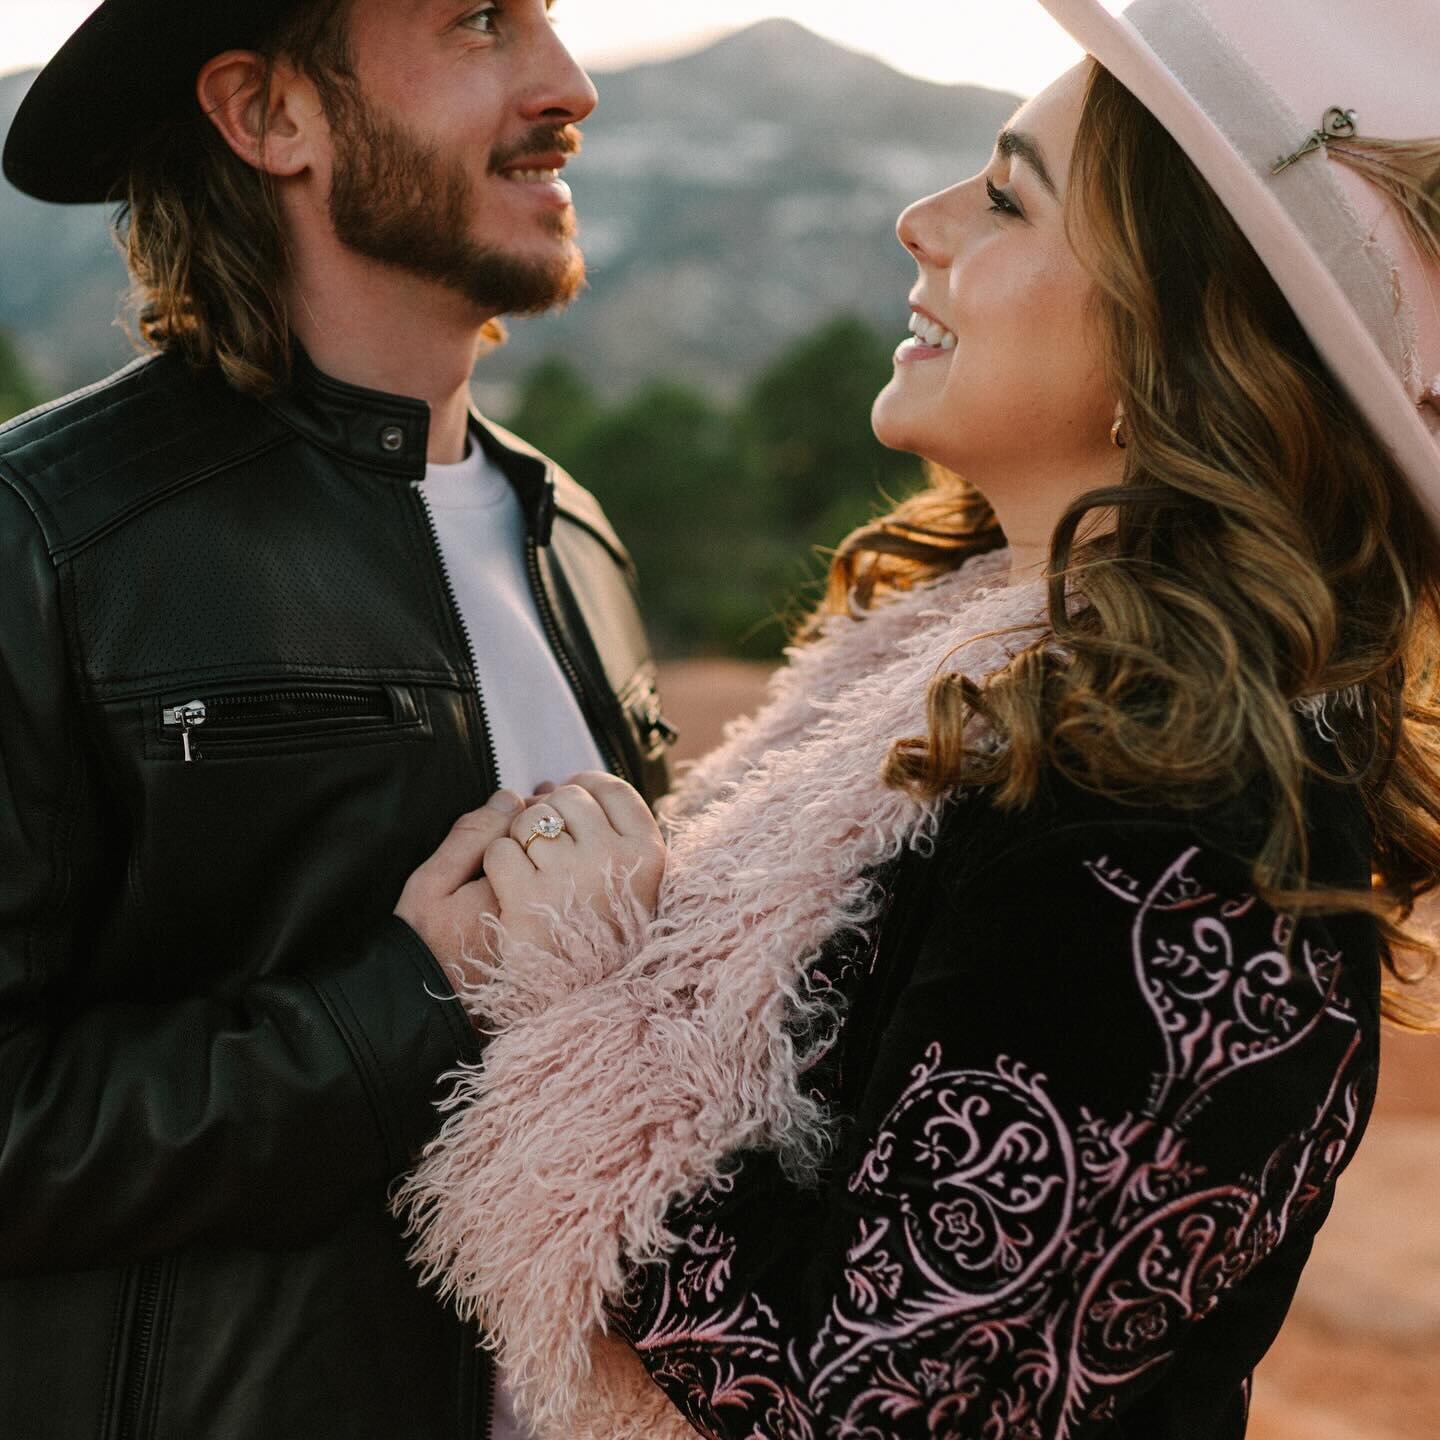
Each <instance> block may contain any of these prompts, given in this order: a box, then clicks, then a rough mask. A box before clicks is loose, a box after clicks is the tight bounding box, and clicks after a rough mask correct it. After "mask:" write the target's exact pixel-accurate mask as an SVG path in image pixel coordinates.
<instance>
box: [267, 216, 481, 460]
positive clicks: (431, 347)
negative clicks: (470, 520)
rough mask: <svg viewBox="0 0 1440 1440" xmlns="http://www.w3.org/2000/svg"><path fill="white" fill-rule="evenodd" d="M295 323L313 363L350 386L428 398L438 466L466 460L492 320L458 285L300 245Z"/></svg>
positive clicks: (337, 249)
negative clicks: (475, 383)
mask: <svg viewBox="0 0 1440 1440" xmlns="http://www.w3.org/2000/svg"><path fill="white" fill-rule="evenodd" d="M296 252H297V253H296V254H295V256H294V262H295V263H294V269H293V273H292V279H291V282H290V285H289V287H288V293H287V297H286V298H287V300H288V302H289V309H290V319H291V325H292V328H293V329H294V332H295V336H296V338H297V339H298V340H299V341H300V343H301V344H302V345H303V346H304V347H305V349H306V351H307V353H308V354H309V356H310V358H311V360H313V361H314V363H315V364H316V366H318V367H319V369H320V370H322V371H323V372H324V373H325V374H327V375H331V376H333V377H334V378H335V379H336V380H343V381H345V382H346V383H347V384H350V385H359V386H362V387H364V388H365V389H368V390H382V391H385V392H387V393H388V394H391V395H405V396H409V397H411V398H413V399H417V400H423V401H425V403H426V404H427V405H429V407H430V443H429V448H428V452H427V457H426V458H427V459H428V460H429V461H430V463H431V464H438V465H453V464H456V463H458V462H459V461H460V460H462V459H464V456H465V443H466V433H467V427H468V415H469V409H470V375H471V372H472V371H473V370H474V368H475V362H476V360H477V359H478V358H479V355H480V350H481V347H482V346H483V345H484V343H485V341H484V335H483V333H482V332H483V330H484V326H485V324H486V322H487V321H488V320H490V319H492V318H493V316H491V315H489V314H485V313H483V312H479V311H477V310H475V308H474V307H473V306H471V305H470V304H469V303H468V302H466V301H465V300H464V299H463V298H461V297H460V296H459V295H457V294H456V293H455V292H454V291H453V290H449V289H447V288H445V287H444V286H441V285H438V284H436V283H434V282H433V281H428V280H424V279H421V278H420V277H419V276H412V275H409V274H407V273H405V272H404V271H401V270H397V269H395V268H393V267H391V266H387V265H379V264H376V263H375V262H373V261H370V260H366V259H364V258H363V257H361V256H358V255H356V254H355V253H354V252H353V251H350V250H348V249H346V248H345V247H344V246H341V245H339V244H338V243H334V244H325V243H324V242H321V243H320V244H319V245H318V246H316V247H315V248H314V249H313V250H311V249H309V248H308V247H305V246H303V245H297V247H296Z"/></svg>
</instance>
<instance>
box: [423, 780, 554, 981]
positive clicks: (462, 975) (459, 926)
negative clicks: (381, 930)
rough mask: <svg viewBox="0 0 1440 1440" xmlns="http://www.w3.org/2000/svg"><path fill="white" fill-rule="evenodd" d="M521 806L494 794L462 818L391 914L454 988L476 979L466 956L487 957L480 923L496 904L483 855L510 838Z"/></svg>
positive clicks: (494, 912) (508, 794)
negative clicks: (417, 939)
mask: <svg viewBox="0 0 1440 1440" xmlns="http://www.w3.org/2000/svg"><path fill="white" fill-rule="evenodd" d="M524 808H525V802H524V800H522V799H521V797H520V796H519V795H517V794H515V792H514V791H513V790H497V791H496V792H495V793H494V794H493V795H492V796H491V797H490V799H489V800H488V801H486V803H485V806H484V808H483V809H481V810H472V811H470V812H469V814H466V815H462V816H461V817H460V818H459V819H458V820H457V821H456V822H455V824H454V826H453V827H452V829H451V831H450V833H449V834H448V835H447V836H446V837H445V839H444V840H442V841H441V842H440V848H439V849H438V850H436V852H435V853H434V854H433V855H432V856H431V857H430V858H429V859H428V860H427V861H426V862H425V863H424V864H423V865H421V866H420V868H419V869H418V870H416V871H415V873H414V874H413V875H411V877H410V878H409V879H408V880H407V881H406V882H405V888H404V889H403V890H402V891H401V892H400V900H399V902H398V903H397V904H396V906H395V913H396V914H397V915H398V916H399V917H400V918H401V919H402V920H403V921H404V922H405V923H406V924H407V925H408V926H409V927H410V928H411V929H412V930H413V931H414V932H415V933H416V934H417V935H418V936H419V937H420V938H421V940H423V941H424V942H425V944H426V945H427V946H428V947H429V949H430V953H431V954H432V955H434V956H435V958H436V959H437V960H438V961H439V962H440V964H441V966H442V967H443V968H444V970H445V972H446V974H448V975H449V976H450V977H451V980H452V982H453V983H455V984H456V985H457V987H458V986H459V985H463V984H465V983H467V982H472V981H474V980H475V979H477V978H478V976H477V975H476V969H475V966H474V965H473V964H471V963H470V962H469V961H467V960H466V958H465V957H466V952H467V951H468V952H469V953H470V954H471V955H472V956H478V957H479V958H482V959H488V958H490V957H489V940H488V937H487V936H486V933H485V930H484V927H483V926H482V925H481V924H480V921H481V920H482V919H483V918H484V917H485V916H487V915H489V916H496V917H498V916H499V914H500V905H499V902H498V901H497V900H496V898H495V891H494V888H493V887H492V886H491V884H490V882H489V880H487V879H486V878H485V876H484V874H483V865H484V861H485V852H486V851H487V850H488V849H489V848H490V847H491V846H492V845H494V844H495V842H496V841H497V840H500V839H502V838H504V837H505V836H506V835H508V834H509V833H510V827H511V826H512V825H513V824H514V823H515V818H516V816H518V815H519V814H520V812H521V811H522V810H523V809H524Z"/></svg>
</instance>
